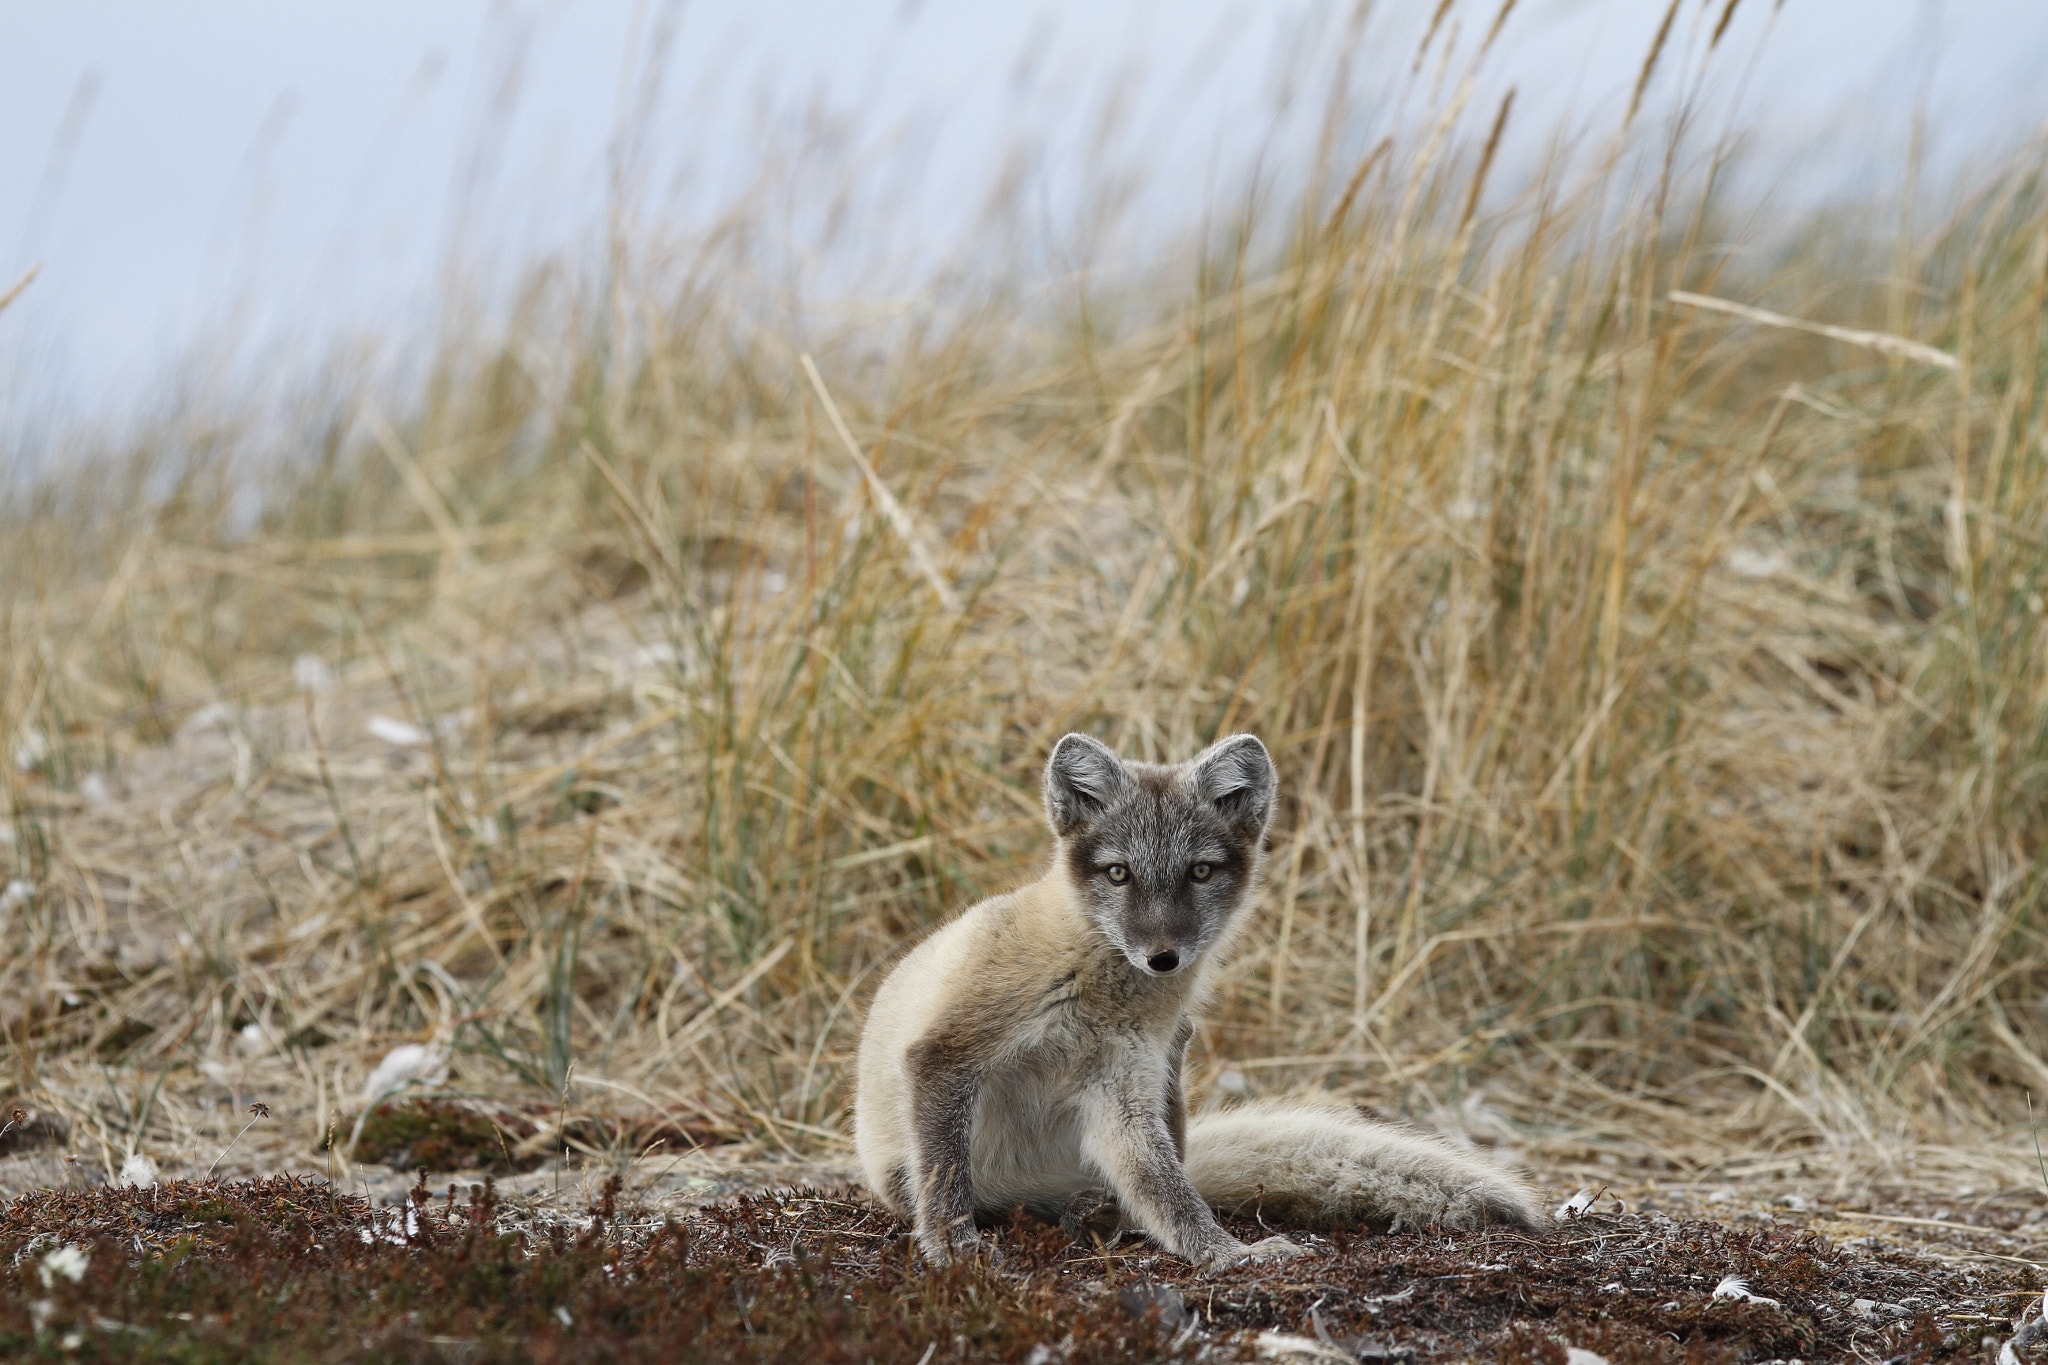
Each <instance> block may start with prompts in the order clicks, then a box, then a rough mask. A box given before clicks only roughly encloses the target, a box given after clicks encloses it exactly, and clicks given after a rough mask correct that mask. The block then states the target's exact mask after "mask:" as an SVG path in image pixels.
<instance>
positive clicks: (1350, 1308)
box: [0, 1178, 2038, 1365]
mask: <svg viewBox="0 0 2048 1365" xmlns="http://www.w3.org/2000/svg"><path fill="white" fill-rule="evenodd" d="M1239 1222H1240V1226H1238V1227H1236V1228H1235V1230H1236V1231H1237V1232H1239V1233H1240V1234H1241V1235H1244V1236H1247V1237H1252V1236H1256V1235H1258V1225H1257V1224H1256V1223H1255V1222H1254V1221H1252V1220H1250V1219H1244V1220H1239ZM1303 1240H1305V1241H1307V1242H1308V1243H1309V1245H1310V1253H1311V1254H1310V1255H1309V1256H1308V1257H1306V1258H1303V1259H1299V1260H1295V1261H1290V1262H1287V1263H1285V1264H1284V1265H1283V1266H1279V1267H1275V1266H1273V1265H1270V1264H1269V1265H1265V1266H1258V1265H1240V1266H1237V1267H1234V1268H1232V1269H1230V1270H1226V1271H1223V1272H1219V1273H1213V1274H1208V1275H1200V1276H1197V1275H1194V1274H1191V1273H1190V1272H1189V1270H1188V1267H1187V1266H1186V1264H1185V1263H1184V1262H1181V1261H1178V1260H1176V1259H1175V1258H1172V1257H1169V1256H1163V1255H1160V1254H1158V1253H1156V1252H1152V1251H1150V1250H1149V1249H1147V1248H1145V1247H1143V1246H1122V1247H1115V1248H1099V1247H1096V1248H1083V1247H1077V1246H1075V1245H1073V1244H1072V1243H1070V1242H1068V1241H1066V1239H1065V1238H1064V1237H1063V1236H1062V1235H1061V1234H1060V1232H1059V1231H1058V1229H1056V1228H1052V1227H1048V1226H1041V1225H1035V1224H1030V1223H1026V1222H1022V1221H1020V1222H1018V1223H1017V1224H1016V1225H1015V1226H1013V1227H1011V1228H1009V1229H1007V1230H1005V1231H1001V1232H999V1233H998V1234H997V1235H996V1236H995V1237H994V1238H993V1239H992V1245H993V1247H994V1248H995V1250H996V1252H997V1253H998V1255H999V1258H1000V1259H999V1261H990V1260H989V1259H987V1258H984V1259H983V1260H982V1261H979V1262H969V1263H964V1264H960V1265H955V1266H952V1267H949V1268H947V1269H944V1270H938V1271H934V1270H931V1269H929V1268H927V1267H926V1266H924V1265H923V1263H922V1262H921V1261H919V1260H918V1259H917V1256H916V1253H915V1250H914V1247H913V1245H912V1243H911V1242H910V1239H909V1238H908V1237H907V1236H905V1235H903V1234H902V1232H901V1230H900V1229H897V1228H895V1227H894V1226H893V1225H892V1221H891V1219H890V1218H889V1216H888V1215H887V1213H886V1212H884V1211H882V1210H880V1209H878V1208H876V1207H875V1206H873V1205H872V1204H869V1203H868V1202H866V1200H865V1198H864V1196H862V1195H860V1194H859V1193H858V1192H854V1191H847V1190H831V1191H822V1192H821V1191H816V1190H807V1189H797V1190H787V1191H782V1192H779V1193H776V1194H773V1195H767V1196H755V1197H750V1198H747V1199H743V1200H740V1201H739V1202H737V1203H736V1204H730V1205H725V1206H722V1207H717V1208H710V1209H702V1210H691V1211H688V1212H685V1213H682V1214H681V1215H680V1216H661V1215H658V1214H654V1213H651V1212H650V1211H649V1210H647V1209H645V1208H633V1207H631V1206H629V1205H628V1204H626V1203H622V1202H621V1201H620V1200H619V1198H618V1186H617V1182H616V1180H614V1182H613V1183H612V1184H611V1185H610V1186H608V1187H607V1188H606V1190H605V1192H604V1194H603V1195H602V1196H601V1198H600V1199H599V1200H598V1202H597V1203H596V1204H594V1205H593V1206H592V1207H590V1208H589V1209H587V1210H585V1211H583V1212H582V1213H580V1214H577V1215H563V1214H561V1213H559V1212H555V1213H547V1212H536V1211H534V1210H531V1209H522V1208H518V1207H507V1206H503V1205H501V1204H500V1203H499V1202H498V1200H497V1198H496V1196H495V1194H494V1193H493V1191H492V1189H491V1187H490V1186H489V1185H482V1186H470V1187H469V1188H468V1190H467V1192H466V1193H463V1192H460V1191H458V1189H457V1187H456V1186H454V1185H450V1186H449V1187H448V1189H447V1191H446V1194H445V1195H442V1196H437V1195H436V1194H435V1192H433V1191H431V1190H429V1189H428V1188H427V1187H426V1184H425V1180H424V1178H422V1181H421V1183H420V1185H419V1186H418V1187H417V1188H416V1189H415V1190H414V1192H413V1197H412V1201H411V1202H410V1203H409V1204H407V1205H406V1206H405V1207H404V1208H402V1209H391V1210H383V1211H381V1212H380V1211H373V1210H371V1209H370V1208H368V1207H367V1206H366V1205H365V1204H364V1203H363V1201H362V1200H360V1199H359V1198H356V1197H354V1196H348V1195H341V1194H338V1193H336V1191H335V1190H334V1188H333V1187H332V1186H330V1185H328V1184H326V1183H325V1182H322V1181H306V1180H296V1179H288V1178H277V1179H269V1180H263V1181H259V1182H238V1183H233V1184H213V1183H195V1182H190V1181H176V1182H171V1183H168V1184H164V1185H161V1186H157V1187H154V1188H151V1189H126V1190H115V1189H105V1188H102V1189H95V1190H90V1191H48V1192H44V1193H41V1194H35V1195H30V1196H27V1197H24V1198H21V1199H18V1200H16V1201H14V1202H13V1203H12V1204H11V1205H8V1206H7V1207H5V1208H4V1209H0V1255H4V1256H6V1257H8V1259H9V1263H10V1264H11V1265H12V1266H13V1269H12V1270H11V1271H10V1272H9V1273H8V1274H7V1276H6V1278H5V1279H4V1280H0V1351H4V1352H5V1353H6V1354H7V1356H8V1358H9V1359H51V1360H67V1361H127V1360H166V1359H170V1360H181V1361H194V1362H198V1361H263V1362H273V1361H274V1362H292V1361H316V1360H318V1361H331V1360H364V1361H370V1360H375V1361H393V1362H395V1361H462V1362H482V1361H564V1362H568V1361H636V1360H650V1361H653V1360H659V1361H674V1360H719V1361H761V1362H767V1361H787V1362H814V1361H815V1362H828V1363H830V1365H837V1363H838V1362H848V1363H849V1365H852V1363H853V1362H869V1361H906V1362H908V1361H918V1360H924V1361H930V1360H933V1359H943V1360H949V1361H1006V1362H1027V1361H1028V1362H1035V1363H1036V1365H1050V1363H1051V1362H1071V1363H1073V1365H1079V1363H1080V1362H1087V1361H1129V1360H1156V1361H1190V1362H1193V1361H1205V1362H1223V1361H1237V1360H1247V1361H1249V1360H1261V1359H1264V1360H1274V1359H1293V1360H1317V1359H1322V1360H1362V1361H1385V1362H1393V1361H1407V1362H1418V1363H1420V1362H1430V1361H1453V1360H1473V1359H1480V1360H1488V1361H1501V1362H1507V1363H1508V1365H1558V1362H1562V1361H1564V1360H1565V1359H1566V1351H1567V1349H1568V1348H1577V1349H1578V1350H1580V1351H1593V1352H1596V1353H1597V1354H1598V1355H1599V1356H1600V1357H1601V1358H1603V1359H1605V1360H1607V1361H1610V1362H1612V1363H1613V1365H1676V1363H1677V1362H1681V1361H1683V1362H1688V1363H1690V1362H1724V1361H1725V1362H1734V1361H1741V1360H1765V1359H1787V1358H1799V1359H1805V1360H1815V1361H1835V1360H1873V1359H1888V1360H1893V1361H1897V1362H1901V1365H1920V1363H1921V1362H1932V1361H1939V1360H1976V1359H1981V1358H1982V1357H1981V1355H1980V1353H1979V1339H1980V1335H1981V1331H1982V1328H1983V1326H1984V1325H1987V1324H1995V1325H1996V1326H1997V1327H1998V1328H2000V1329H2001V1330H2002V1329H2003V1328H2004V1326H2005V1319H2006V1318H2007V1317H2009V1316H2012V1315H2015V1314H2017V1313H2018V1312H2019V1311H2020V1309H2021V1308H2023V1307H2024V1306H2025V1305H2026V1304H2027V1303H2028V1302H2030V1301H2031V1300H2033V1299H2034V1298H2036V1297H2038V1295H2036V1294H2035V1293H2034V1292H2033V1291H2031V1290H2027V1289H2020V1288H2017V1287H2016V1286H2017V1281H2018V1280H2019V1278H2020V1276H2019V1275H2018V1274H2017V1273H2016V1272H2015V1271H2013V1270H2012V1269H2011V1268H2009V1267H2008V1268H2006V1269H2003V1270H2000V1269H1996V1268H1986V1269H1984V1270H1982V1271H1981V1272H1980V1271H1979V1270H1966V1269H1963V1268H1960V1267H1958V1266H1954V1265H1949V1266H1944V1265H1941V1264H1940V1263H1938V1262H1933V1261H1927V1260H1922V1259H1914V1258H1911V1257H1906V1256H1901V1255H1897V1254H1890V1255H1872V1254H1869V1253H1861V1254H1852V1253H1849V1252H1845V1251H1843V1250H1842V1249H1840V1248H1839V1247H1836V1246H1834V1245H1832V1244H1830V1243H1828V1242H1826V1241H1824V1240H1822V1239H1820V1238H1817V1237H1815V1236H1813V1235H1812V1234H1810V1233H1806V1232H1803V1231H1800V1230H1798V1229H1796V1228H1783V1227H1777V1226H1771V1225H1768V1224H1764V1225H1752V1226H1750V1227H1748V1228H1747V1229H1731V1228H1728V1227H1723V1226H1720V1225H1718V1224H1715V1223H1707V1222H1700V1221H1696V1220H1690V1219H1688V1220H1678V1219H1673V1218H1671V1217H1668V1216H1666V1215H1663V1214H1661V1213H1654V1212H1653V1213H1648V1214H1638V1213H1613V1214H1607V1213H1601V1212H1597V1211H1592V1212H1588V1213H1587V1214H1586V1215H1584V1216H1583V1217H1581V1218H1580V1219H1578V1220H1577V1221H1576V1222H1574V1223H1573V1224H1572V1225H1571V1226H1569V1227H1567V1228H1565V1229H1564V1230H1563V1231H1561V1232H1560V1233H1559V1234H1558V1235H1557V1236H1554V1237H1548V1238H1530V1237H1527V1236H1524V1235H1521V1234H1513V1233H1503V1232H1492V1233H1462V1234H1445V1233H1436V1232H1427V1231H1422V1232H1408V1233H1397V1234H1393V1235H1390V1236H1374V1237H1362V1238H1353V1237H1346V1236H1344V1235H1342V1234H1341V1233H1340V1234H1337V1235H1335V1236H1334V1237H1331V1238H1321V1237H1306V1238H1304V1239H1303ZM1730 1276H1733V1277H1735V1278H1737V1279H1740V1280H1741V1281H1742V1284H1743V1286H1744V1287H1743V1288H1741V1289H1739V1290H1738V1289H1737V1288H1736V1287H1735V1286H1734V1285H1732V1284H1731V1283H1730V1282H1729V1277H1730ZM1901 1298H1903V1299H1906V1300H1908V1301H1909V1302H1908V1303H1904V1304H1901V1303H1897V1302H1894V1300H1896V1299H1901Z"/></svg>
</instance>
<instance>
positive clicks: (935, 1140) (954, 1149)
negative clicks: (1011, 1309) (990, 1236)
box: [907, 1038, 981, 1265]
mask: <svg viewBox="0 0 2048 1365" xmlns="http://www.w3.org/2000/svg"><path fill="white" fill-rule="evenodd" d="M907 1060H908V1062H909V1071H910V1122H911V1149H912V1151H913V1152H914V1153H915V1154H916V1160H915V1162H914V1163H913V1164H914V1168H915V1176H916V1185H915V1187H914V1188H913V1190H912V1194H911V1202H912V1204H913V1206H914V1207H915V1209H916V1214H917V1221H916V1232H917V1245H918V1249H919V1250H921V1251H923V1252H924V1256H925V1259H926V1260H927V1261H930V1262H931V1263H932V1264H933V1265H945V1264H947V1263H948V1262H949V1261H952V1260H953V1259H954V1258H956V1257H960V1256H972V1255H974V1253H975V1250H976V1249H977V1247H979V1245H980V1243H981V1235H980V1234H979V1233H977V1232H976V1231H975V1230H974V1170H973V1164H972V1156H971V1149H970V1142H971V1139H972V1137H973V1134H974V1100H975V1084H974V1078H975V1075H976V1070H977V1069H976V1067H975V1066H974V1065H973V1061H972V1059H971V1058H970V1057H967V1056H963V1055H962V1050H961V1049H960V1048H958V1047H956V1046H951V1045H948V1044H947V1043H946V1042H944V1041H942V1040H941V1039H938V1038H931V1039H927V1040H925V1041H924V1042H922V1043H919V1044H917V1045H916V1046H915V1047H913V1048H911V1049H910V1053H909V1057H908V1059H907Z"/></svg>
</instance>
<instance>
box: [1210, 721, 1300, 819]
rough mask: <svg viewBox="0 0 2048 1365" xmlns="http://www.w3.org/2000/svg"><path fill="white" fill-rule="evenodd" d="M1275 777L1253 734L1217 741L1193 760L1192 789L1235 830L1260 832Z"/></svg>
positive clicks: (1270, 809) (1270, 808)
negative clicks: (1193, 783)
mask: <svg viewBox="0 0 2048 1365" xmlns="http://www.w3.org/2000/svg"><path fill="white" fill-rule="evenodd" d="M1278 783H1279V777H1278V775H1277V774H1276V773H1275V772H1274V771H1273V756H1272V755H1271V754H1268V753H1267V752H1266V746H1265V745H1263V744H1261V743H1259V737H1258V736H1257V735H1232V736H1230V737H1229V738H1228V739H1219V740H1217V741H1216V742H1215V743H1214V744H1212V745H1210V746H1209V747H1208V748H1207V749H1205V750H1203V751H1202V753H1201V754H1200V755H1199V756H1198V757H1197V758H1196V759H1195V787H1196V790H1198V791H1200V792H1201V793H1202V796H1203V797H1204V798H1205V799H1206V800H1207V801H1208V802H1209V803H1210V804H1211V805H1213V806H1215V807H1216V809H1217V810H1218V811H1220V812H1221V813H1222V815H1223V818H1224V819H1226V820H1228V821H1230V823H1232V824H1233V825H1236V826H1237V827H1238V828H1239V829H1243V830H1247V831H1250V832H1253V833H1258V832H1263V831H1264V830H1265V828H1266V819H1267V817H1268V816H1270V815H1271V814H1272V813H1273V789H1274V788H1275V787H1276V786H1277V785H1278Z"/></svg>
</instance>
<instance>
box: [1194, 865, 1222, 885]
mask: <svg viewBox="0 0 2048 1365" xmlns="http://www.w3.org/2000/svg"><path fill="white" fill-rule="evenodd" d="M1215 871H1216V869H1215V867H1214V866H1213V865H1211V864H1209V863H1196V864H1195V865H1194V866H1193V867H1191V868H1189V869H1188V880H1189V881H1191V882H1206V881H1208V880H1209V878H1210V877H1211V876H1213V875H1214V874H1215Z"/></svg>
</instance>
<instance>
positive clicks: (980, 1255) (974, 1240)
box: [917, 1228, 1003, 1267]
mask: <svg viewBox="0 0 2048 1365" xmlns="http://www.w3.org/2000/svg"><path fill="white" fill-rule="evenodd" d="M917 1248H918V1250H919V1251H921V1252H923V1253H924V1259H925V1261H926V1263H927V1264H929V1265H933V1266H942V1265H951V1264H953V1263H954V1262H956V1261H980V1262H982V1263H983V1264H985V1265H988V1266H991V1267H999V1266H1001V1265H1002V1263H1003V1253H1002V1250H1001V1249H1000V1248H999V1247H997V1246H995V1245H994V1244H992V1243H990V1242H986V1241H983V1240H982V1237H981V1234H980V1233H978V1232H976V1231H975V1230H974V1229H972V1228H968V1229H967V1230H966V1231H964V1232H955V1233H954V1234H953V1235H952V1236H950V1237H942V1236H936V1237H935V1236H930V1235H921V1236H919V1237H918V1239H917Z"/></svg>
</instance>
